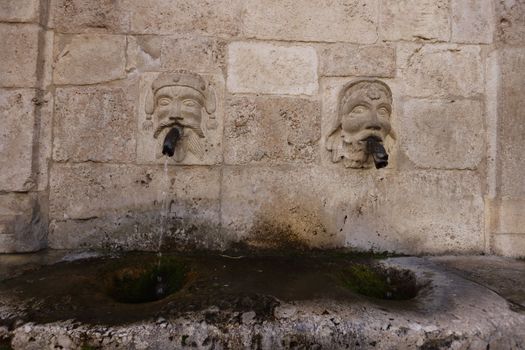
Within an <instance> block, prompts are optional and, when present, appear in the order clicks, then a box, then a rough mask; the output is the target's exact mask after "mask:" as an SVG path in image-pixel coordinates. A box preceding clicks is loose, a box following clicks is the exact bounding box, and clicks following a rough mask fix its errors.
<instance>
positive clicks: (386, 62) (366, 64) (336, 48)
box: [319, 44, 396, 77]
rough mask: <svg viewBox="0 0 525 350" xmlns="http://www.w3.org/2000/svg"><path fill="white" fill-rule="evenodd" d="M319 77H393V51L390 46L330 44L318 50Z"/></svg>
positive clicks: (394, 72) (394, 67) (394, 69)
mask: <svg viewBox="0 0 525 350" xmlns="http://www.w3.org/2000/svg"><path fill="white" fill-rule="evenodd" d="M319 60H320V68H319V71H320V74H321V76H369V77H394V76H395V74H396V58H395V49H394V48H393V47H392V46H390V45H373V46H358V45H349V44H330V45H324V46H322V47H320V48H319Z"/></svg>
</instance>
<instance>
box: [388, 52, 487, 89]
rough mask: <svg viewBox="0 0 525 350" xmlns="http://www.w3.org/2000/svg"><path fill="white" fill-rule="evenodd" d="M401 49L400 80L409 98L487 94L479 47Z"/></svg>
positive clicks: (399, 60)
mask: <svg viewBox="0 0 525 350" xmlns="http://www.w3.org/2000/svg"><path fill="white" fill-rule="evenodd" d="M398 48H399V49H398V53H397V61H398V69H399V72H400V78H401V79H400V80H401V81H402V82H403V83H404V88H403V89H404V92H405V93H406V94H407V95H408V96H413V97H433V98H435V97H447V96H463V97H472V96H479V95H480V94H482V93H483V92H484V81H483V80H484V79H483V65H482V64H481V62H482V60H481V51H480V48H479V47H478V46H458V45H448V44H437V45H417V44H404V45H400V46H398Z"/></svg>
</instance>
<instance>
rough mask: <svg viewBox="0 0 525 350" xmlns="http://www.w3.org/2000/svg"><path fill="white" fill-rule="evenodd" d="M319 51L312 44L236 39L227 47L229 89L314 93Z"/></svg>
mask: <svg viewBox="0 0 525 350" xmlns="http://www.w3.org/2000/svg"><path fill="white" fill-rule="evenodd" d="M317 65H318V60H317V54H316V52H315V49H314V48H313V47H310V46H281V45H274V44H269V43H250V42H234V43H232V44H230V45H229V47H228V80H227V87H228V91H230V92H232V93H262V94H288V95H314V94H315V93H317V90H318V78H317Z"/></svg>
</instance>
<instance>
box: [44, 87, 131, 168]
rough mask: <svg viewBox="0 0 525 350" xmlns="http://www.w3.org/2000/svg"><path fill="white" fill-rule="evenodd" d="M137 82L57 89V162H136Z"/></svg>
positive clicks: (55, 128)
mask: <svg viewBox="0 0 525 350" xmlns="http://www.w3.org/2000/svg"><path fill="white" fill-rule="evenodd" d="M135 85H137V80H133V81H130V82H125V83H120V84H119V85H111V86H97V87H65V88H57V90H56V101H55V125H54V145H53V159H54V160H56V161H61V162H65V161H72V162H85V161H95V162H109V161H113V162H119V163H126V162H128V163H129V162H133V161H134V160H135V158H136V155H135V152H136V150H135V148H136V109H135V108H136V107H135V104H136V100H137V96H138V92H137V88H136V86H135Z"/></svg>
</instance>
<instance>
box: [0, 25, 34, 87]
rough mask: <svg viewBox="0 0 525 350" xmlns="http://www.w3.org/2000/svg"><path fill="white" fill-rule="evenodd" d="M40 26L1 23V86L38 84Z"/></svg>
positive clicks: (31, 85)
mask: <svg viewBox="0 0 525 350" xmlns="http://www.w3.org/2000/svg"><path fill="white" fill-rule="evenodd" d="M38 33H39V27H38V26H37V25H33V24H3V23H0V38H2V50H0V62H1V64H0V86H1V87H35V86H36V84H37V72H36V71H37V57H38Z"/></svg>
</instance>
